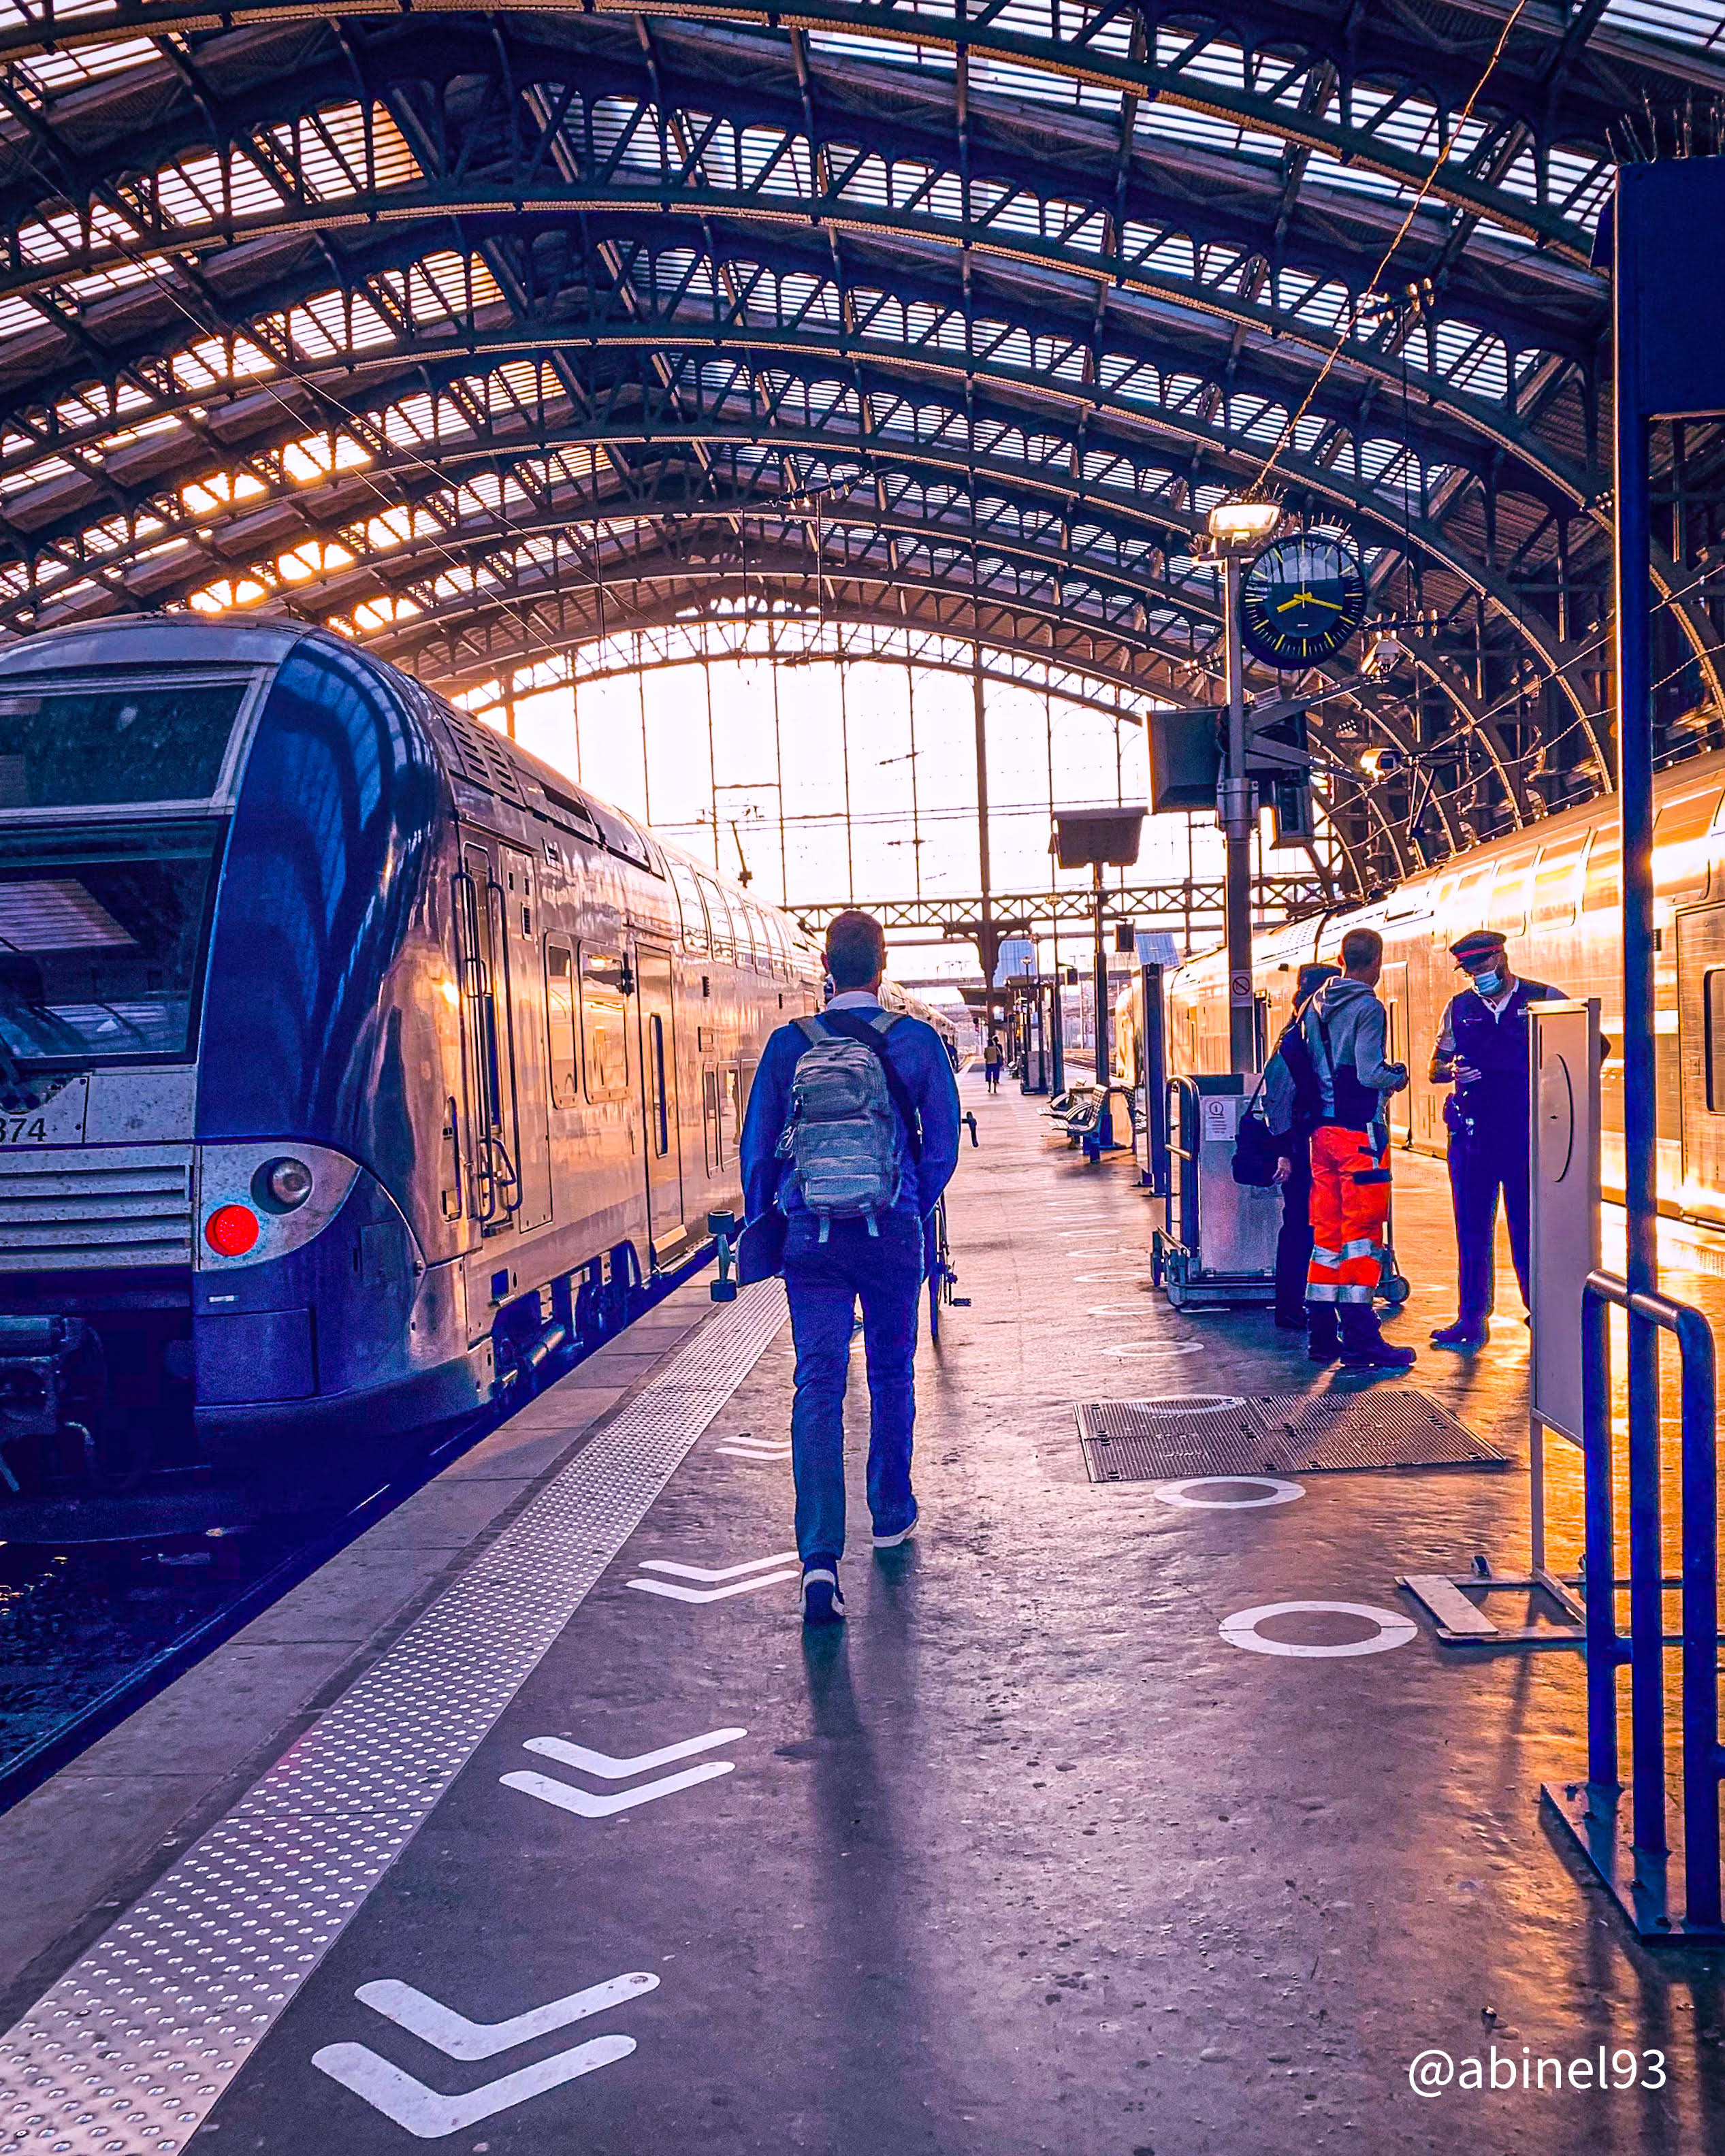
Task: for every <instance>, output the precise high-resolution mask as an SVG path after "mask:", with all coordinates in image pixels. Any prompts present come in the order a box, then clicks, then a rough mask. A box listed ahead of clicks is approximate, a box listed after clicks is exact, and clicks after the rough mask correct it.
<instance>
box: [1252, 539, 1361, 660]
mask: <svg viewBox="0 0 1725 2156" xmlns="http://www.w3.org/2000/svg"><path fill="white" fill-rule="evenodd" d="M1365 618H1366V579H1365V572H1364V571H1363V569H1362V568H1361V567H1360V560H1359V556H1358V554H1357V553H1356V552H1354V550H1353V547H1352V546H1351V545H1350V544H1349V543H1348V541H1347V540H1346V539H1344V538H1343V537H1342V536H1340V534H1339V533H1337V532H1333V531H1294V532H1290V533H1289V535H1288V536H1287V537H1286V539H1277V540H1275V541H1273V542H1271V545H1269V546H1268V547H1266V548H1265V549H1264V551H1263V552H1262V553H1261V554H1260V555H1259V557H1257V559H1256V560H1255V562H1253V563H1252V565H1251V567H1250V568H1249V569H1247V570H1246V572H1245V574H1244V575H1243V576H1242V577H1241V578H1240V640H1241V642H1242V643H1243V644H1245V647H1246V649H1247V650H1248V651H1250V653H1251V654H1252V655H1253V657H1254V658H1255V659H1261V660H1263V662H1264V664H1265V665H1266V666H1279V667H1288V666H1310V665H1313V664H1314V663H1315V662H1316V661H1317V660H1322V659H1329V658H1332V657H1333V656H1334V654H1336V653H1337V652H1338V651H1339V650H1340V649H1342V646H1343V644H1346V643H1347V641H1348V638H1349V637H1350V636H1352V635H1353V633H1354V631H1355V630H1356V629H1358V627H1359V625H1360V624H1361V623H1362V622H1363V620H1364V619H1365Z"/></svg>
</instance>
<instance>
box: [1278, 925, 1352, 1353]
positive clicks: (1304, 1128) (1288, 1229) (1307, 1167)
mask: <svg viewBox="0 0 1725 2156" xmlns="http://www.w3.org/2000/svg"><path fill="white" fill-rule="evenodd" d="M1339 971H1340V968H1337V967H1335V966H1328V965H1324V966H1302V967H1301V968H1300V972H1299V977H1298V978H1297V979H1296V982H1295V983H1294V1009H1293V1015H1292V1016H1291V1018H1290V1019H1289V1020H1288V1022H1287V1024H1286V1025H1285V1026H1284V1027H1283V1028H1282V1029H1281V1038H1280V1039H1278V1040H1277V1042H1276V1047H1275V1050H1274V1051H1273V1052H1272V1054H1271V1058H1270V1060H1269V1062H1268V1063H1267V1064H1266V1065H1265V1066H1264V1111H1265V1115H1266V1117H1267V1119H1268V1121H1269V1124H1270V1130H1271V1136H1272V1137H1274V1138H1275V1139H1276V1143H1277V1145H1278V1146H1279V1147H1281V1159H1280V1161H1279V1163H1278V1165H1277V1168H1276V1181H1277V1182H1278V1183H1280V1184H1281V1233H1280V1234H1279V1235H1277V1236H1276V1323H1277V1325H1279V1326H1280V1327H1281V1328H1282V1330H1283V1331H1284V1332H1306V1331H1307V1318H1306V1278H1307V1270H1308V1269H1309V1267H1310V1265H1311V1263H1312V1131H1313V1130H1314V1128H1315V1127H1316V1118H1317V1114H1318V1111H1319V1101H1318V1098H1317V1074H1316V1072H1315V1071H1314V1070H1312V1060H1311V1058H1310V1057H1309V1056H1308V1055H1307V1052H1306V1042H1305V1039H1304V1037H1303V1035H1302V1034H1301V1030H1300V1021H1301V1019H1302V1018H1303V1017H1304V1015H1305V1012H1306V1006H1307V1004H1308V1003H1310V1002H1311V1000H1312V997H1313V996H1315V995H1316V994H1317V992H1318V990H1319V989H1320V988H1322V986H1323V984H1324V983H1325V982H1326V981H1333V980H1335V979H1336V978H1337V975H1338V973H1339Z"/></svg>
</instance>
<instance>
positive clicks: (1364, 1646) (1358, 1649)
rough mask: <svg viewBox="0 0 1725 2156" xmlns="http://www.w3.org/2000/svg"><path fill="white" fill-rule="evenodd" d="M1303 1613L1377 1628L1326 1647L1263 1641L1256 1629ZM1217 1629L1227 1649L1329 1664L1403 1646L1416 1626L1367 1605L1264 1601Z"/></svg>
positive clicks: (1309, 1642) (1394, 1613) (1310, 1642)
mask: <svg viewBox="0 0 1725 2156" xmlns="http://www.w3.org/2000/svg"><path fill="white" fill-rule="evenodd" d="M1307 1614H1312V1615H1321V1616H1336V1617H1363V1618H1364V1619H1365V1620H1367V1621H1368V1623H1370V1624H1373V1625H1376V1626H1377V1628H1378V1629H1377V1630H1376V1631H1375V1632H1373V1633H1372V1634H1371V1635H1369V1636H1368V1638H1366V1639H1363V1640H1341V1641H1340V1642H1332V1643H1331V1644H1329V1645H1321V1644H1320V1643H1319V1642H1317V1641H1316V1640H1266V1638H1265V1637H1264V1635H1263V1634H1262V1633H1261V1632H1260V1630H1259V1629H1258V1627H1259V1626H1260V1625H1266V1624H1267V1623H1268V1622H1269V1621H1270V1620H1271V1618H1272V1617H1299V1616H1303V1615H1307ZM1218 1630H1219V1631H1220V1633H1221V1635H1222V1637H1223V1638H1224V1640H1226V1641H1227V1642H1228V1644H1229V1645H1230V1647H1244V1648H1245V1650H1246V1651H1247V1652H1248V1653H1249V1654H1254V1655H1299V1656H1301V1657H1302V1658H1307V1659H1310V1660H1312V1661H1332V1660H1334V1659H1336V1658H1337V1657H1338V1656H1341V1655H1384V1654H1388V1653H1389V1650H1390V1649H1391V1648H1392V1647H1405V1646H1406V1645H1407V1644H1408V1642H1409V1640H1411V1639H1412V1638H1413V1637H1414V1635H1415V1633H1416V1632H1417V1631H1418V1630H1419V1627H1418V1626H1417V1625H1415V1624H1414V1621H1413V1620H1412V1619H1411V1618H1409V1617H1404V1616H1403V1615H1402V1614H1401V1612H1400V1611H1399V1610H1397V1609H1373V1607H1372V1605H1371V1604H1369V1603H1368V1602H1265V1603H1261V1604H1260V1605H1259V1606H1258V1608H1257V1609H1241V1610H1239V1611H1237V1612H1236V1613H1235V1615H1233V1616H1232V1617H1224V1619H1223V1620H1222V1622H1221V1624H1220V1625H1219V1627H1218Z"/></svg>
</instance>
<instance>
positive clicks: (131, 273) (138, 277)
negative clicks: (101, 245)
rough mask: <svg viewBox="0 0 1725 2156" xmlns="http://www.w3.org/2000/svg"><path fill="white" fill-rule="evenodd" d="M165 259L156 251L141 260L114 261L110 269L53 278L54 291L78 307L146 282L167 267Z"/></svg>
mask: <svg viewBox="0 0 1725 2156" xmlns="http://www.w3.org/2000/svg"><path fill="white" fill-rule="evenodd" d="M168 267H169V265H168V264H167V261H166V260H165V259H163V258H162V256H161V255H159V254H157V255H155V256H152V257H151V258H149V259H146V260H145V261H142V262H121V263H116V265H115V266H114V268H113V269H93V270H91V271H90V272H89V273H88V274H87V275H85V276H82V277H62V278H59V279H58V280H56V281H55V284H54V290H55V292H56V293H61V294H67V295H69V296H70V297H71V298H72V300H74V301H75V302H76V303H77V304H78V305H80V307H82V306H87V305H89V304H90V301H91V300H105V299H107V298H109V297H110V295H112V294H114V293H116V292H126V291H130V290H131V289H132V287H133V286H134V285H143V284H147V283H149V282H151V280H154V279H155V278H157V277H159V276H162V275H163V274H164V273H165V272H166V271H167V269H168Z"/></svg>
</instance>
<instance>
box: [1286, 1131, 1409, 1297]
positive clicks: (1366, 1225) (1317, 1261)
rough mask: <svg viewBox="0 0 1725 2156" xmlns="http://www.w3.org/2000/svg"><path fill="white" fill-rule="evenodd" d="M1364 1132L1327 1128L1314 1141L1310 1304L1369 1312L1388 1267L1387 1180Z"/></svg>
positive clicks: (1316, 1133) (1384, 1157)
mask: <svg viewBox="0 0 1725 2156" xmlns="http://www.w3.org/2000/svg"><path fill="white" fill-rule="evenodd" d="M1388 1158H1389V1147H1388V1146H1387V1145H1386V1146H1385V1147H1384V1152H1382V1153H1380V1152H1378V1150H1377V1148H1376V1147H1374V1146H1373V1143H1372V1140H1371V1137H1370V1134H1369V1133H1368V1132H1365V1131H1351V1130H1347V1129H1344V1128H1343V1126H1342V1125H1341V1124H1339V1123H1324V1124H1321V1125H1320V1126H1319V1127H1318V1128H1317V1130H1316V1131H1314V1132H1312V1264H1311V1266H1310V1268H1309V1270H1308V1271H1307V1276H1306V1300H1307V1301H1308V1302H1319V1303H1343V1304H1347V1303H1353V1304H1357V1305H1364V1306H1366V1307H1367V1308H1369V1307H1370V1306H1371V1301H1372V1297H1373V1294H1374V1293H1375V1292H1376V1291H1377V1286H1378V1277H1379V1275H1380V1274H1381V1272H1382V1270H1383V1264H1384V1226H1385V1224H1386V1223H1387V1222H1388V1220H1389V1173H1388V1171H1387V1169H1386V1168H1385V1167H1384V1163H1385V1161H1386V1160H1387V1159H1388Z"/></svg>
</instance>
